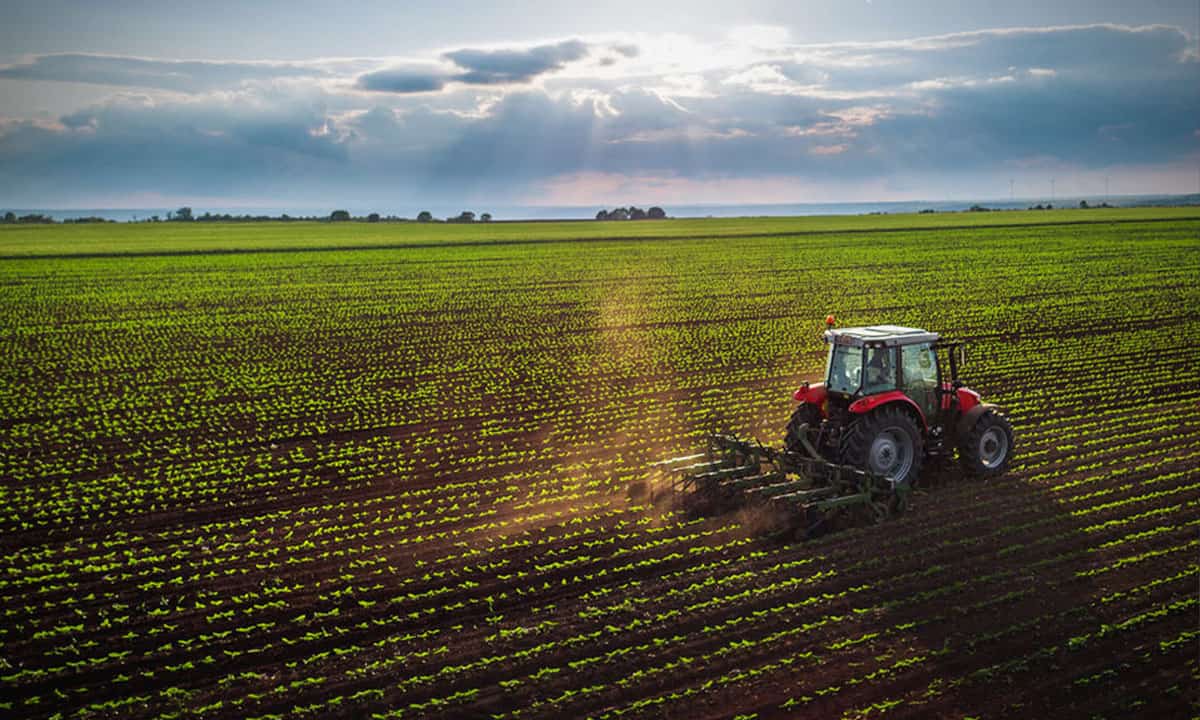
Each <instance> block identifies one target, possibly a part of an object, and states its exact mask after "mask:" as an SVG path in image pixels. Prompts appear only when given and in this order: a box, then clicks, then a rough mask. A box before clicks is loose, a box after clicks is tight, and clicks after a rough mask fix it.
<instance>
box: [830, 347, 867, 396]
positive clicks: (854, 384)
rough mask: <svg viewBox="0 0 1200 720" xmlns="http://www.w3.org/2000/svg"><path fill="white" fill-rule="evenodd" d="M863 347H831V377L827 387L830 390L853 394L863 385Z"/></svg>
mask: <svg viewBox="0 0 1200 720" xmlns="http://www.w3.org/2000/svg"><path fill="white" fill-rule="evenodd" d="M862 359H863V349H862V348H860V347H851V346H849V345H836V344H835V345H831V346H830V347H829V377H828V378H826V379H825V387H826V389H827V390H829V391H830V392H836V393H846V394H847V395H853V394H854V393H856V392H858V388H859V387H860V386H861V385H862Z"/></svg>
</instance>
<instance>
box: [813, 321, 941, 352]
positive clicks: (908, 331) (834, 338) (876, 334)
mask: <svg viewBox="0 0 1200 720" xmlns="http://www.w3.org/2000/svg"><path fill="white" fill-rule="evenodd" d="M937 339H938V334H937V333H933V332H929V331H928V330H922V329H920V328H910V327H900V326H898V325H871V326H869V327H852V328H839V329H837V330H833V329H830V330H826V331H825V342H832V343H837V344H838V345H854V346H856V347H863V346H866V345H872V346H876V345H884V346H891V345H912V344H914V343H929V342H935V341H936V340H937Z"/></svg>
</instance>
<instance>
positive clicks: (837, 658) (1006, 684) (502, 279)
mask: <svg viewBox="0 0 1200 720" xmlns="http://www.w3.org/2000/svg"><path fill="white" fill-rule="evenodd" d="M831 312H832V313H835V314H836V315H837V317H838V321H839V324H841V325H844V326H851V325H862V324H877V323H885V322H886V323H895V324H901V325H915V326H919V327H927V328H929V329H931V330H936V331H938V332H940V333H942V334H943V335H944V336H947V337H952V338H957V339H963V340H966V341H968V342H969V343H970V345H969V349H968V352H967V366H966V369H965V371H964V375H965V379H966V380H967V382H968V384H969V385H970V386H971V387H973V388H975V389H976V390H979V391H980V392H981V393H983V395H984V397H985V398H987V399H988V400H989V401H991V402H996V403H998V404H1000V405H1002V406H1003V407H1004V408H1005V410H1006V412H1007V414H1008V415H1009V417H1010V418H1011V419H1012V421H1013V424H1014V427H1015V429H1016V435H1017V448H1016V452H1017V456H1016V460H1015V462H1014V465H1013V467H1012V469H1011V470H1010V472H1009V473H1008V474H1007V475H1006V476H1005V477H1003V478H1001V479H999V480H991V481H988V482H986V483H984V482H971V481H967V480H963V479H961V478H957V477H954V475H955V473H953V472H950V473H948V475H949V476H950V477H939V478H938V479H936V481H931V482H928V483H926V484H925V485H924V486H921V487H920V488H919V491H918V492H917V493H916V494H915V496H914V498H913V501H912V507H911V508H910V510H909V512H907V513H906V514H905V515H904V516H903V517H900V518H898V519H894V520H890V521H888V522H887V523H884V524H881V525H873V526H864V527H857V528H852V529H848V530H844V531H842V532H839V533H836V534H833V535H830V536H827V537H823V538H820V539H817V540H814V541H810V542H805V543H790V544H778V543H774V542H771V541H769V540H766V539H763V538H761V537H759V536H758V535H757V534H756V533H754V532H753V531H752V528H751V527H750V525H752V522H751V520H752V519H750V518H747V517H744V516H737V517H718V518H691V517H687V516H685V515H684V514H683V513H681V512H678V511H676V510H674V509H672V508H671V507H670V506H669V505H662V504H658V505H652V504H649V503H644V502H641V501H634V500H631V499H629V498H628V497H627V494H626V488H627V487H628V486H629V484H630V483H631V482H637V481H642V480H646V479H647V478H649V477H650V476H651V472H652V471H651V470H650V469H649V464H650V463H651V462H653V461H655V460H657V459H661V458H665V457H669V456H672V455H678V454H684V453H687V452H694V451H696V450H697V449H700V448H698V445H699V444H700V443H702V441H703V437H704V435H705V433H706V432H707V430H708V429H709V428H710V427H711V426H712V425H713V424H714V423H719V424H721V425H723V426H727V427H731V428H735V429H736V430H738V431H739V432H741V433H743V434H746V435H752V436H756V437H759V438H761V439H763V440H764V441H769V442H772V443H774V442H777V441H778V439H779V438H780V436H781V435H782V432H783V426H784V423H785V422H786V421H787V418H788V416H789V414H790V412H791V410H792V401H791V397H790V395H791V392H792V390H793V389H794V388H795V387H796V386H797V385H798V384H799V383H800V382H801V381H803V380H805V379H810V378H814V377H816V376H817V375H818V374H819V373H820V370H821V368H822V367H823V364H824V355H823V347H824V346H823V344H822V342H821V340H820V331H821V330H822V329H823V325H822V321H823V319H824V317H825V315H826V314H828V313H831ZM0 318H2V319H3V324H2V325H0V347H2V349H3V354H2V355H0V375H2V377H3V383H2V384H0V478H2V481H0V614H2V616H3V618H4V620H3V622H2V623H0V645H2V646H3V648H4V652H3V654H2V656H0V711H3V712H4V713H5V714H6V715H8V716H12V717H47V718H48V717H79V718H86V717H122V718H125V717H131V718H132V717H136V718H181V717H221V718H247V717H284V716H287V717H291V716H297V717H313V718H326V717H381V718H382V717H444V718H461V717H481V718H487V717H495V718H522V719H526V718H541V717H546V718H559V717H606V718H607V717H613V718H615V717H662V716H678V715H680V714H684V713H686V714H687V715H689V716H695V717H696V718H701V717H706V718H707V717H714V718H715V717H731V716H735V715H739V714H740V715H742V716H749V717H757V718H772V717H790V716H795V715H799V716H802V717H833V718H839V717H872V718H874V717H889V718H890V717H896V718H902V717H929V716H939V717H967V716H979V717H1018V716H1021V717H1056V718H1058V717H1081V718H1091V717H1106V718H1123V717H1131V716H1145V717H1191V716H1192V715H1194V714H1195V713H1197V712H1200V704H1198V697H1197V696H1198V691H1197V688H1198V687H1200V681H1198V680H1197V678H1198V673H1200V666H1198V663H1197V652H1196V650H1197V646H1198V643H1200V632H1198V631H1197V628H1196V615H1197V612H1198V611H1200V596H1198V595H1197V593H1196V587H1197V582H1200V562H1198V560H1197V558H1198V557H1200V540H1197V537H1198V536H1197V530H1198V527H1200V520H1198V518H1200V513H1198V512H1197V510H1200V412H1197V408H1198V403H1200V211H1198V210H1197V209H1195V208H1170V209H1137V210H1116V209H1114V210H1086V211H1084V210H1060V211H1049V212H1035V211H1030V212H994V213H957V214H937V215H883V216H855V217H817V218H761V219H734V220H726V219H718V220H678V221H662V222H625V223H619V222H605V223H599V222H570V223H566V222H563V223H496V224H489V225H482V224H476V225H442V224H434V225H425V224H415V223H414V224H378V225H376V224H365V223H342V224H325V223H296V224H283V223H270V224H261V225H240V224H229V225H225V224H204V225H201V224H175V223H172V224H138V225H102V226H87V225H81V226H47V227H0Z"/></svg>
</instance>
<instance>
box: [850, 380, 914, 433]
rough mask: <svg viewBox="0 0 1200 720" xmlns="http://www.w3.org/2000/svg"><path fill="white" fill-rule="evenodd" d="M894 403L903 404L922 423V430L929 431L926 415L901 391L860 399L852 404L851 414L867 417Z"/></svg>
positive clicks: (890, 391)
mask: <svg viewBox="0 0 1200 720" xmlns="http://www.w3.org/2000/svg"><path fill="white" fill-rule="evenodd" d="M894 402H898V403H901V404H902V405H904V407H905V409H906V410H908V411H909V412H911V413H912V414H913V415H915V416H916V417H917V420H919V421H920V423H921V429H922V430H926V431H928V430H929V423H928V422H926V420H925V413H923V412H921V408H920V407H918V406H917V404H916V403H915V402H913V401H912V399H911V398H909V397H908V396H907V395H905V394H904V393H902V392H900V391H899V390H889V391H888V392H884V393H879V394H878V395H868V396H867V397H865V398H859V399H858V400H855V401H854V402H852V403H850V412H852V413H855V414H857V415H865V414H866V413H869V412H871V411H872V410H874V409H875V408H877V407H879V406H881V405H889V404H891V403H894Z"/></svg>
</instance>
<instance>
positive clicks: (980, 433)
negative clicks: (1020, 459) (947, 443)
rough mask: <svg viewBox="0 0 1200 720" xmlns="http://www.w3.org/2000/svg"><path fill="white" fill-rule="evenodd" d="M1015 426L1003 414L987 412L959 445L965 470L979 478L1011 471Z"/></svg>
mask: <svg viewBox="0 0 1200 720" xmlns="http://www.w3.org/2000/svg"><path fill="white" fill-rule="evenodd" d="M1012 449H1013V430H1012V424H1011V423H1009V422H1008V418H1006V417H1004V415H1003V414H1002V413H999V412H997V411H995V410H991V409H989V410H985V411H984V413H983V414H982V415H980V416H979V419H978V420H976V421H975V426H974V427H972V428H971V429H970V430H969V431H967V434H966V436H965V437H963V439H962V442H961V443H960V444H959V446H958V461H959V463H961V464H962V467H963V470H965V471H966V472H967V473H969V474H971V475H974V476H976V477H992V476H994V475H999V474H1001V473H1003V472H1004V471H1005V470H1007V469H1008V464H1009V462H1010V461H1011V460H1012Z"/></svg>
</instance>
